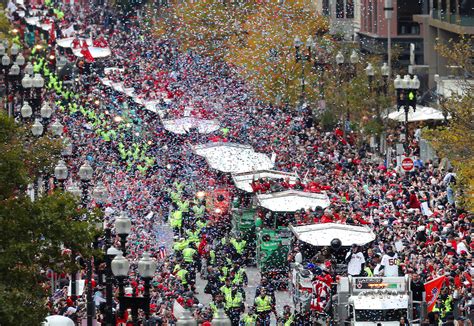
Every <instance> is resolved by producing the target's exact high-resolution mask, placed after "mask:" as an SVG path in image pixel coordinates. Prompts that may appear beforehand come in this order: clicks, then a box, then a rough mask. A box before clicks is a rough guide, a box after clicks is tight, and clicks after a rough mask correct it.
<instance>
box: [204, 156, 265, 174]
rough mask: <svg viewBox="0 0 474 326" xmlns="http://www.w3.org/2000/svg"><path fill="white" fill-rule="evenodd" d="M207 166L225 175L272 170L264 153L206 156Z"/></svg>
mask: <svg viewBox="0 0 474 326" xmlns="http://www.w3.org/2000/svg"><path fill="white" fill-rule="evenodd" d="M206 161H207V163H208V164H209V166H210V167H211V168H213V169H215V170H218V171H221V172H226V173H242V172H249V171H255V170H266V169H271V168H273V162H272V161H271V160H270V158H269V157H268V156H267V155H266V154H264V153H256V152H253V151H252V152H249V151H247V152H242V153H241V154H240V155H238V156H227V157H221V156H212V157H208V156H206Z"/></svg>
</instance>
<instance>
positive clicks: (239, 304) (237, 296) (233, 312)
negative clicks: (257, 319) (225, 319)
mask: <svg viewBox="0 0 474 326" xmlns="http://www.w3.org/2000/svg"><path fill="white" fill-rule="evenodd" d="M243 306H244V300H243V297H242V294H241V293H240V292H239V291H238V290H237V287H235V286H234V287H233V288H232V290H231V291H230V292H229V293H227V295H226V296H225V308H226V312H227V316H229V319H230V321H231V324H232V326H239V322H240V313H241V312H242V311H243Z"/></svg>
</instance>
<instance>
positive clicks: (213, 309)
mask: <svg viewBox="0 0 474 326" xmlns="http://www.w3.org/2000/svg"><path fill="white" fill-rule="evenodd" d="M209 307H210V308H211V310H212V316H213V317H214V318H216V317H217V306H216V304H215V303H214V302H211V303H210V304H209Z"/></svg>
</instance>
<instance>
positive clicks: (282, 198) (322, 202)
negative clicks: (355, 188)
mask: <svg viewBox="0 0 474 326" xmlns="http://www.w3.org/2000/svg"><path fill="white" fill-rule="evenodd" d="M257 200H258V205H259V206H261V207H264V208H267V209H269V210H271V211H273V212H296V211H297V210H300V209H306V208H311V209H315V208H316V207H318V206H319V207H322V208H326V207H328V206H329V205H330V204H331V202H330V200H329V197H328V195H327V194H326V193H311V192H304V191H297V190H286V191H282V192H276V193H272V194H258V195H257Z"/></svg>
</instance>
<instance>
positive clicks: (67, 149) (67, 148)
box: [61, 137, 72, 156]
mask: <svg viewBox="0 0 474 326" xmlns="http://www.w3.org/2000/svg"><path fill="white" fill-rule="evenodd" d="M63 145H64V146H63V150H62V151H61V155H62V156H71V155H72V142H71V138H69V137H66V138H64V140H63Z"/></svg>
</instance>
